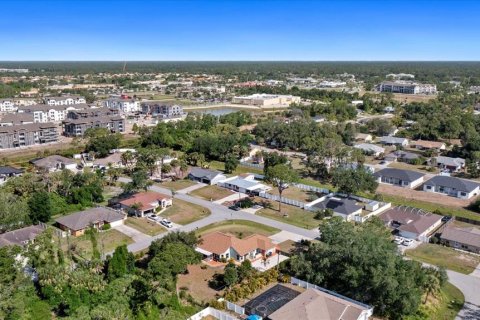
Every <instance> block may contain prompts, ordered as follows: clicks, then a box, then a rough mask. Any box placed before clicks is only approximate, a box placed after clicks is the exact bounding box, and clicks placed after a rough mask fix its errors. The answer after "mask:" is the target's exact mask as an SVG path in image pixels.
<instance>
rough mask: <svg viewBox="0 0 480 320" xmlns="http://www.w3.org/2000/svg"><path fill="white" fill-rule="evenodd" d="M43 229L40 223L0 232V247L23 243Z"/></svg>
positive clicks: (33, 237)
mask: <svg viewBox="0 0 480 320" xmlns="http://www.w3.org/2000/svg"><path fill="white" fill-rule="evenodd" d="M43 230H44V228H42V227H41V226H40V225H36V226H28V227H25V228H21V229H17V230H13V231H9V232H5V233H3V234H0V248H1V247H5V246H9V245H20V246H21V245H24V244H25V242H26V241H31V240H33V239H35V238H36V237H37V236H38V235H39V234H40V233H42V232H43Z"/></svg>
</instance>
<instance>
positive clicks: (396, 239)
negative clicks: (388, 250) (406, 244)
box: [393, 237, 405, 244]
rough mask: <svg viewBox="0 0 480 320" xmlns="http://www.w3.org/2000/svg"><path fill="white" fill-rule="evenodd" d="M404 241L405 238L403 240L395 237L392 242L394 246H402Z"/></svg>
mask: <svg viewBox="0 0 480 320" xmlns="http://www.w3.org/2000/svg"><path fill="white" fill-rule="evenodd" d="M404 240H405V238H403V237H395V238H394V239H393V242H395V243H396V244H402V243H403V241H404Z"/></svg>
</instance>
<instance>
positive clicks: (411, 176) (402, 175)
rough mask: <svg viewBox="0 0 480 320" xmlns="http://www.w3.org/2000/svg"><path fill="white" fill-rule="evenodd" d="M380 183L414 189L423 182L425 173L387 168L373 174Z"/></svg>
mask: <svg viewBox="0 0 480 320" xmlns="http://www.w3.org/2000/svg"><path fill="white" fill-rule="evenodd" d="M373 175H374V176H375V178H376V179H377V182H378V183H384V184H391V185H394V186H397V187H403V188H410V189H414V188H416V187H418V186H419V185H421V184H422V183H423V177H424V176H425V175H424V174H423V173H420V172H416V171H410V170H401V169H395V168H385V169H382V170H380V171H377V172H375V173H374V174H373Z"/></svg>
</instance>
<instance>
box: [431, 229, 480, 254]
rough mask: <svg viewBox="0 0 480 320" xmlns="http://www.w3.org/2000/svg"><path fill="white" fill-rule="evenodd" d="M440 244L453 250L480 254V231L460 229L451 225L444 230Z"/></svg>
mask: <svg viewBox="0 0 480 320" xmlns="http://www.w3.org/2000/svg"><path fill="white" fill-rule="evenodd" d="M440 242H441V243H442V244H444V245H447V246H450V247H452V248H456V249H461V250H466V251H470V252H474V253H478V254H480V229H479V228H475V227H472V228H458V227H455V226H453V225H452V224H451V223H450V224H448V225H447V226H446V227H445V229H443V231H442V234H441V235H440Z"/></svg>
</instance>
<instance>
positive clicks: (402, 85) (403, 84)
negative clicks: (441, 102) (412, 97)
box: [379, 81, 437, 94]
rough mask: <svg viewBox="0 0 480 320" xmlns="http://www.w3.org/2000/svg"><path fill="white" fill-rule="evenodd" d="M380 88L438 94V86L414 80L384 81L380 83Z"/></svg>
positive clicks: (382, 89) (383, 90)
mask: <svg viewBox="0 0 480 320" xmlns="http://www.w3.org/2000/svg"><path fill="white" fill-rule="evenodd" d="M379 90H380V91H381V92H392V93H406V94H436V93H437V86H436V85H434V84H422V83H416V82H412V81H384V82H382V83H381V84H380V85H379Z"/></svg>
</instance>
